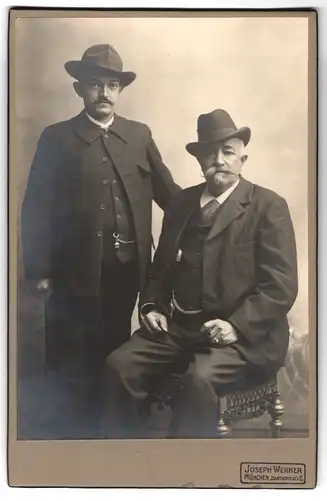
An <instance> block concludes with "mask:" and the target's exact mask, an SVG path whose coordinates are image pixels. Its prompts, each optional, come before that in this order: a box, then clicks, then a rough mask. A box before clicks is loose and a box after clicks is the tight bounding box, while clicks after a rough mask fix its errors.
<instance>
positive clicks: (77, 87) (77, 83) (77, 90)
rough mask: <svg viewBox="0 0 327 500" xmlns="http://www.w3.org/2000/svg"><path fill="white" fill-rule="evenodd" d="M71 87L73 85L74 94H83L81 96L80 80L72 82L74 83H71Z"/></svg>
mask: <svg viewBox="0 0 327 500" xmlns="http://www.w3.org/2000/svg"><path fill="white" fill-rule="evenodd" d="M73 87H74V90H75V92H76V94H77V95H78V96H79V97H83V96H82V92H81V84H80V82H74V83H73Z"/></svg>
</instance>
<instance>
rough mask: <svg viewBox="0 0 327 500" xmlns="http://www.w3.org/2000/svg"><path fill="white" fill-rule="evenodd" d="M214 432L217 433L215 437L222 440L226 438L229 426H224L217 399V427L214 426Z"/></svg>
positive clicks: (219, 400)
mask: <svg viewBox="0 0 327 500" xmlns="http://www.w3.org/2000/svg"><path fill="white" fill-rule="evenodd" d="M216 431H217V437H219V438H224V437H226V436H227V435H228V434H229V433H230V432H231V430H230V428H229V426H228V425H227V424H226V422H225V421H224V418H223V415H222V411H221V398H220V397H218V404H217V425H216Z"/></svg>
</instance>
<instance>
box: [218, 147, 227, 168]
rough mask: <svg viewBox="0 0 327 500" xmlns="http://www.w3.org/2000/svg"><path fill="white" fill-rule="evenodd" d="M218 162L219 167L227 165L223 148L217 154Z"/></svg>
mask: <svg viewBox="0 0 327 500" xmlns="http://www.w3.org/2000/svg"><path fill="white" fill-rule="evenodd" d="M216 162H217V164H218V165H224V163H225V159H224V154H223V151H222V149H221V148H219V149H218V151H217V152H216Z"/></svg>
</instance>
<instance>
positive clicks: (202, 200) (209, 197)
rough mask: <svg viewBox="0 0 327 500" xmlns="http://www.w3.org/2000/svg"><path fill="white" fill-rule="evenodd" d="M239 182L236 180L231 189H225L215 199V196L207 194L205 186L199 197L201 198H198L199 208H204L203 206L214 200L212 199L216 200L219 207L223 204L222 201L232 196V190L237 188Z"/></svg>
mask: <svg viewBox="0 0 327 500" xmlns="http://www.w3.org/2000/svg"><path fill="white" fill-rule="evenodd" d="M239 182H240V179H237V181H236V182H235V183H234V184H233V185H232V186H231V187H229V188H228V189H226V191H224V192H223V193H222V194H220V195H219V196H217V197H215V196H213V195H212V194H210V193H209V191H208V185H206V187H205V188H204V191H203V193H202V195H201V198H200V206H201V208H202V207H204V205H206V204H207V203H209V201H211V200H214V199H216V200H217V201H218V203H219V204H220V205H221V204H222V203H224V201H226V200H227V198H228V197H229V196H230V195H231V194H232V192H233V191H234V189H236V188H237V186H238V184H239Z"/></svg>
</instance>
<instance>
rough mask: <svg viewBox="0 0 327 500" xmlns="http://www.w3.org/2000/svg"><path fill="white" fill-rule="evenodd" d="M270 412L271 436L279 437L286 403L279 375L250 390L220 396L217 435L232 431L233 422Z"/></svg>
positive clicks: (221, 435)
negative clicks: (280, 389) (280, 387)
mask: <svg viewBox="0 0 327 500" xmlns="http://www.w3.org/2000/svg"><path fill="white" fill-rule="evenodd" d="M266 411H267V412H268V413H269V415H270V417H271V420H270V422H269V426H270V435H271V437H274V438H277V437H279V435H280V430H281V428H282V426H283V422H282V416H283V414H284V405H283V403H282V401H281V397H280V393H279V391H278V384H277V377H273V378H271V379H269V380H268V381H267V382H265V383H264V384H261V385H258V386H252V387H250V388H249V389H248V390H245V391H244V390H242V391H235V392H233V393H231V394H226V395H224V396H220V397H219V398H218V404H217V427H216V429H217V437H219V438H223V437H226V436H228V435H230V433H231V432H232V423H233V422H236V421H239V420H243V419H251V418H257V417H260V416H262V415H263V414H264V413H265V412H266Z"/></svg>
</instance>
